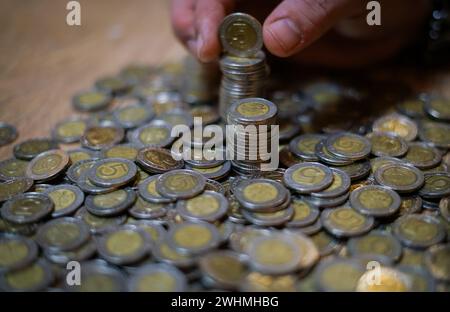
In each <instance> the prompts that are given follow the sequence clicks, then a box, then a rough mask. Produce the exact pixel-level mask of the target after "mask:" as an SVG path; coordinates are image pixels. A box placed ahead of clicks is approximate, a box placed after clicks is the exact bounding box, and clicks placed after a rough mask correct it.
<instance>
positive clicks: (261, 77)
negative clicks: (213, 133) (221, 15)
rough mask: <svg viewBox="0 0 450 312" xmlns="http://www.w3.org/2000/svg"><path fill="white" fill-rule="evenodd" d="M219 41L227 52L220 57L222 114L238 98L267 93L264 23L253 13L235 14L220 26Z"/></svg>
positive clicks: (223, 116) (220, 106)
mask: <svg viewBox="0 0 450 312" xmlns="http://www.w3.org/2000/svg"><path fill="white" fill-rule="evenodd" d="M219 33H220V40H221V43H222V48H223V50H224V52H225V55H224V56H223V57H222V58H221V60H220V68H221V70H222V74H223V76H222V82H221V85H220V91H219V110H220V115H221V116H222V118H223V119H224V120H225V119H226V114H227V110H228V109H229V107H230V106H231V105H232V104H233V103H234V102H236V101H237V100H240V99H243V98H251V97H261V96H264V91H265V80H266V78H267V75H268V70H267V65H266V56H265V54H264V52H263V51H261V48H262V45H263V39H262V27H261V24H260V23H259V22H258V21H257V20H256V19H254V18H253V17H252V16H250V15H248V14H244V13H233V14H230V15H228V16H227V17H225V19H224V20H223V22H222V24H221V26H220V30H219Z"/></svg>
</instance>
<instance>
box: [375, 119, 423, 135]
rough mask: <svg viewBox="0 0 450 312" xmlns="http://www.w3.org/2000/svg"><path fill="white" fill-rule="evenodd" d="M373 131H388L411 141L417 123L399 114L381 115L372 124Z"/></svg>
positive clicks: (415, 133)
mask: <svg viewBox="0 0 450 312" xmlns="http://www.w3.org/2000/svg"><path fill="white" fill-rule="evenodd" d="M372 128H373V131H374V132H388V133H393V134H395V135H398V136H400V137H401V138H403V139H405V140H406V141H413V140H414V139H415V138H416V136H417V132H418V129H417V125H416V123H415V122H414V121H412V120H411V119H409V118H408V117H406V116H403V115H400V114H390V115H386V116H383V117H381V118H379V119H377V120H375V122H374V123H373V125H372Z"/></svg>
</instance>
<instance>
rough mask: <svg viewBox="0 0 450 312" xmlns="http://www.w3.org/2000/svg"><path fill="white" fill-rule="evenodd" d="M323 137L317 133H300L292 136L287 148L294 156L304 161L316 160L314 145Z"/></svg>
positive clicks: (323, 137)
mask: <svg viewBox="0 0 450 312" xmlns="http://www.w3.org/2000/svg"><path fill="white" fill-rule="evenodd" d="M324 139H325V136H323V135H318V134H302V135H300V136H298V137H296V138H294V139H293V140H292V141H291V142H290V143H289V150H290V151H291V153H293V154H294V155H295V156H297V157H300V158H301V159H303V160H305V161H318V160H319V159H318V158H317V156H316V152H315V151H316V146H317V144H318V143H319V142H321V141H322V140H324Z"/></svg>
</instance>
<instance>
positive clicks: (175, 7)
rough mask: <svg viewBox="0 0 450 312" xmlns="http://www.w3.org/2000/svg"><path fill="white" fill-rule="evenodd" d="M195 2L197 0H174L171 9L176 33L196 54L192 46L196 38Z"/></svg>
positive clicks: (171, 17) (173, 27)
mask: <svg viewBox="0 0 450 312" xmlns="http://www.w3.org/2000/svg"><path fill="white" fill-rule="evenodd" d="M195 2H196V1H195V0H172V3H171V10H170V19H171V22H172V29H173V30H174V33H175V35H176V36H177V38H178V39H179V40H180V41H181V42H182V43H183V44H184V45H185V46H186V47H187V48H188V49H189V50H191V53H194V54H196V51H195V50H192V49H191V47H192V46H193V42H194V41H195V38H196V30H195V23H194V18H195Z"/></svg>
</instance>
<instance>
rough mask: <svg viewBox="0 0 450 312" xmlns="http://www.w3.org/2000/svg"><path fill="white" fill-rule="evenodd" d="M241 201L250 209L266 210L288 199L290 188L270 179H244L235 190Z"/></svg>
mask: <svg viewBox="0 0 450 312" xmlns="http://www.w3.org/2000/svg"><path fill="white" fill-rule="evenodd" d="M234 196H236V199H237V200H238V201H239V203H240V204H241V205H242V206H244V207H246V208H247V209H250V210H265V209H266V208H269V209H270V208H271V207H277V206H280V205H281V204H282V203H283V202H285V201H286V199H287V196H288V190H287V189H286V188H285V187H284V186H283V185H282V184H281V183H279V182H276V181H273V180H269V179H249V180H242V181H240V182H239V183H238V185H237V187H236V188H235V190H234Z"/></svg>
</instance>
